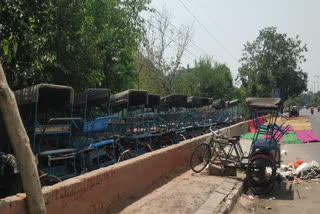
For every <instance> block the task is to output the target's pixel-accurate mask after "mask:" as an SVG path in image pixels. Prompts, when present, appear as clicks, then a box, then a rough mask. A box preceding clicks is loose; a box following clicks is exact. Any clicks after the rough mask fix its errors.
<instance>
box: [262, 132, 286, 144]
mask: <svg viewBox="0 0 320 214" xmlns="http://www.w3.org/2000/svg"><path fill="white" fill-rule="evenodd" d="M280 135H281V132H279V131H275V139H278V138H279V136H280ZM262 138H263V139H267V138H270V136H267V135H265V134H264V135H263V136H262ZM282 140H283V136H281V137H280V139H279V142H282Z"/></svg>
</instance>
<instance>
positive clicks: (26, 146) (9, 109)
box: [0, 63, 46, 214]
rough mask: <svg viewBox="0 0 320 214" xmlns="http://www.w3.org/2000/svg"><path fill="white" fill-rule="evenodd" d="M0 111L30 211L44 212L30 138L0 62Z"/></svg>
mask: <svg viewBox="0 0 320 214" xmlns="http://www.w3.org/2000/svg"><path fill="white" fill-rule="evenodd" d="M0 112H1V113H2V118H3V121H4V124H5V127H6V130H7V132H8V136H9V139H10V142H11V145H12V148H13V150H14V152H15V157H16V158H17V162H18V166H19V170H20V173H21V178H22V185H23V189H24V190H25V192H26V195H27V205H28V206H27V207H28V211H29V213H36V214H38V213H39V214H40V213H41V214H42V213H43V214H44V213H46V207H45V203H44V199H43V195H42V192H41V186H40V179H39V176H38V170H37V165H36V161H35V158H34V156H33V154H32V151H31V148H30V143H29V138H28V135H27V132H26V130H25V128H24V127H23V123H22V120H21V118H20V114H19V109H18V106H17V103H16V99H15V96H14V93H13V92H12V91H11V89H10V87H9V86H8V83H7V80H6V76H5V75H4V72H3V69H2V66H1V63H0Z"/></svg>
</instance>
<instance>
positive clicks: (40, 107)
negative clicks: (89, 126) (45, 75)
mask: <svg viewBox="0 0 320 214" xmlns="http://www.w3.org/2000/svg"><path fill="white" fill-rule="evenodd" d="M14 93H15V97H16V101H17V104H18V107H19V111H20V115H21V118H22V121H23V123H24V126H25V129H26V131H27V133H28V136H29V139H30V143H31V148H32V151H33V153H34V154H35V155H36V156H37V158H38V161H39V169H40V170H42V171H43V172H44V173H47V174H49V175H54V176H57V177H59V178H60V179H66V178H69V177H73V176H75V175H77V170H76V153H77V149H76V148H74V147H73V144H72V142H73V141H72V137H73V136H72V128H73V124H75V123H76V122H77V121H81V120H82V118H75V117H72V109H73V98H74V92H73V89H72V88H71V87H68V86H61V85H52V84H39V85H35V86H32V87H29V88H24V89H21V90H18V91H15V92H14Z"/></svg>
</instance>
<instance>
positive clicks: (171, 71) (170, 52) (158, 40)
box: [138, 9, 191, 95]
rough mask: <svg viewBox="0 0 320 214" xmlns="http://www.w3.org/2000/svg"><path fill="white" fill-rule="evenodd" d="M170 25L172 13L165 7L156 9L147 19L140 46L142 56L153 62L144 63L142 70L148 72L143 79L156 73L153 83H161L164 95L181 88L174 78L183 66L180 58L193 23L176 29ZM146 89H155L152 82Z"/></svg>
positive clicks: (146, 79)
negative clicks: (157, 10) (159, 10)
mask: <svg viewBox="0 0 320 214" xmlns="http://www.w3.org/2000/svg"><path fill="white" fill-rule="evenodd" d="M170 25H171V23H170V14H169V13H168V11H167V10H166V9H163V11H162V12H161V13H160V12H155V13H154V14H153V15H152V16H151V18H150V19H149V20H147V21H146V36H145V39H144V42H143V45H142V46H141V47H140V54H141V56H142V57H143V58H145V60H146V61H148V62H149V63H151V64H152V66H144V67H143V72H144V73H145V74H146V75H145V76H144V77H145V78H144V79H143V81H149V82H150V81H152V79H153V77H154V76H155V75H154V74H156V76H157V78H156V82H154V85H156V86H159V84H161V86H159V87H160V88H162V89H163V90H164V92H162V91H160V92H158V93H163V95H167V94H172V93H178V92H179V91H181V90H179V87H178V88H177V84H175V83H176V79H175V78H176V77H177V75H179V73H180V71H181V70H183V69H182V68H181V58H182V56H183V55H184V53H185V50H186V48H187V46H188V44H189V42H190V40H191V26H186V25H181V26H180V28H179V29H176V30H173V29H172V28H171V27H170ZM138 66H139V65H138ZM150 72H151V73H150ZM159 72H161V73H160V74H159ZM152 73H154V74H152ZM148 77H150V79H148ZM143 84H144V83H142V85H143ZM149 86H151V85H149ZM159 87H158V88H159ZM143 89H145V90H148V91H153V89H152V86H151V87H150V88H149V87H147V88H143Z"/></svg>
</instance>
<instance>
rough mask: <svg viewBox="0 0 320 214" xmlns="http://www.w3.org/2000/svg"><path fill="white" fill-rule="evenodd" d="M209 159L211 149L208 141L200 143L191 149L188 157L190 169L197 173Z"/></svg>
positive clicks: (204, 166)
mask: <svg viewBox="0 0 320 214" xmlns="http://www.w3.org/2000/svg"><path fill="white" fill-rule="evenodd" d="M210 159H211V151H210V145H209V144H208V143H201V144H199V145H198V146H196V148H195V149H194V150H193V152H192V155H191V159H190V166H191V169H192V170H193V171H194V172H196V173H199V172H201V171H202V170H204V169H205V168H206V166H207V165H208V163H209V161H210Z"/></svg>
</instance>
